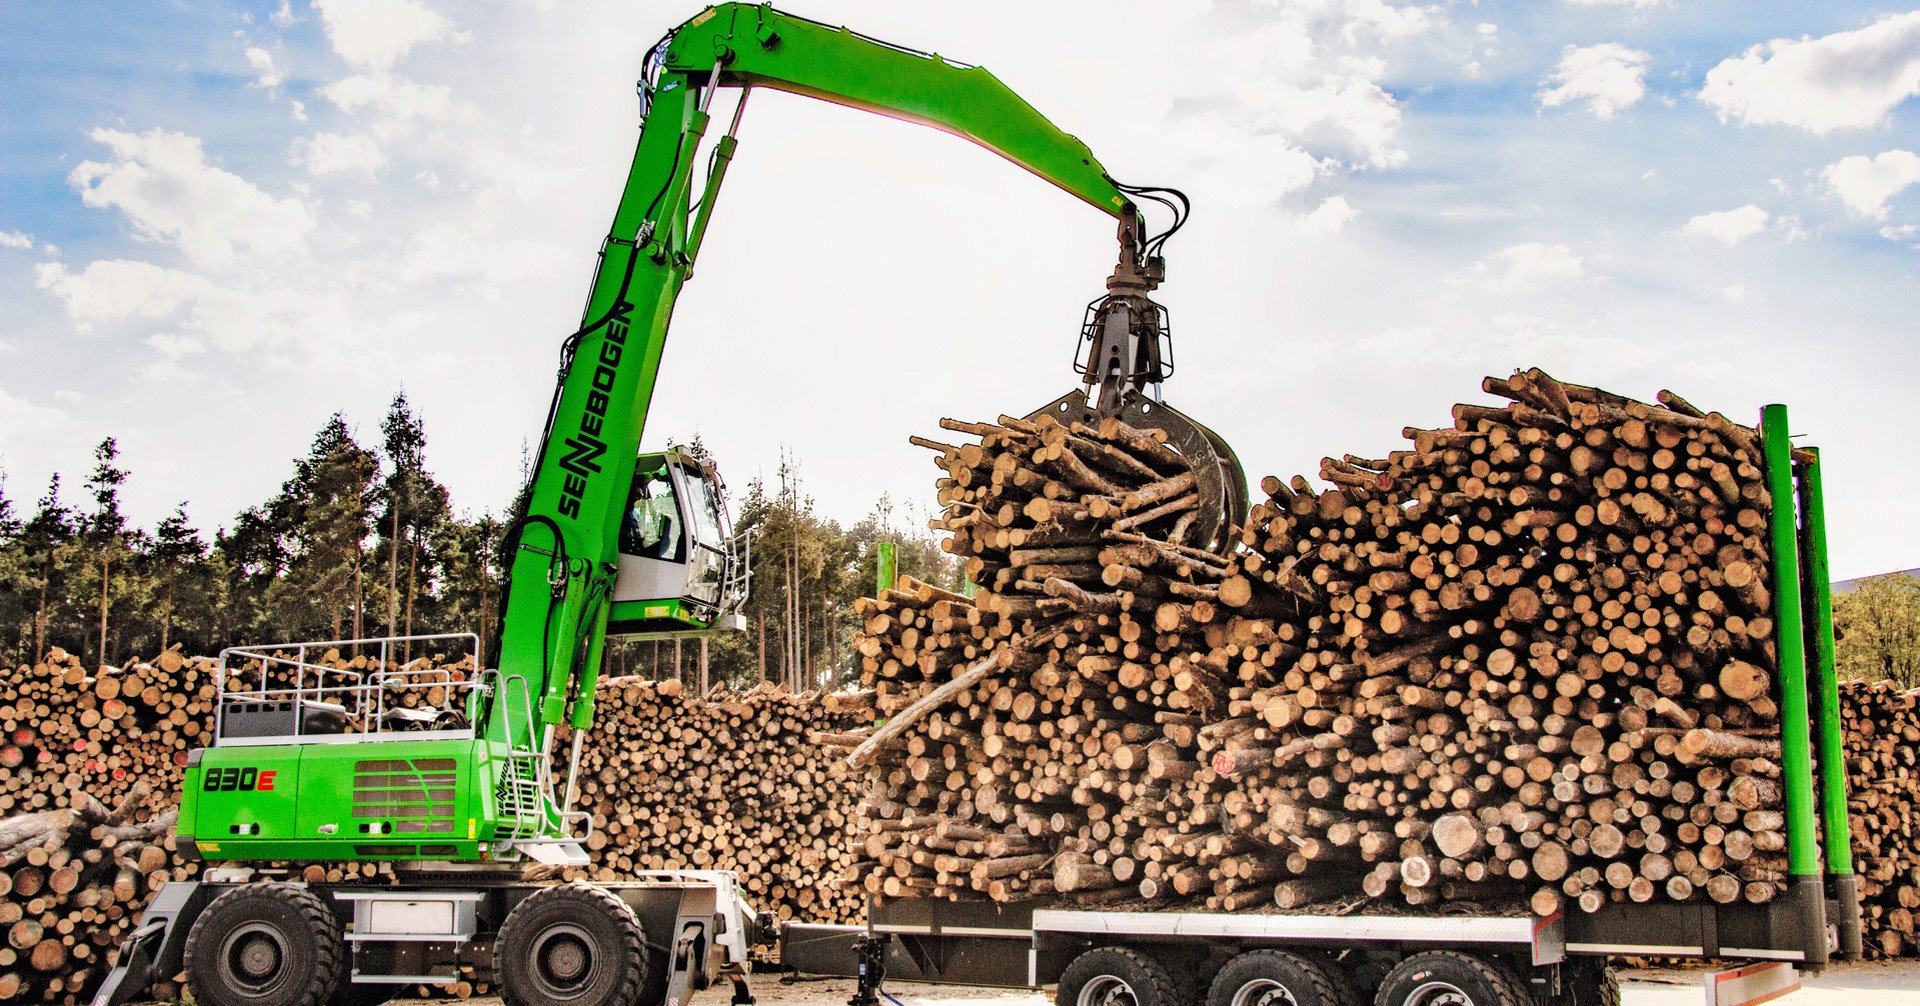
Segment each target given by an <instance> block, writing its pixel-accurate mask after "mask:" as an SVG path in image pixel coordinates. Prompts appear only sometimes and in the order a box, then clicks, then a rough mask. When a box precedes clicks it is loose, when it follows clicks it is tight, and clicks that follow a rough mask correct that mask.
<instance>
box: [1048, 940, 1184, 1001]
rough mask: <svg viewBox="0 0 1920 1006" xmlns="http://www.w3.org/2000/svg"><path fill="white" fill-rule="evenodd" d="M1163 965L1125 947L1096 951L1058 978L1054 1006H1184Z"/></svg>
mask: <svg viewBox="0 0 1920 1006" xmlns="http://www.w3.org/2000/svg"><path fill="white" fill-rule="evenodd" d="M1191 996H1192V994H1191V993H1189V994H1188V995H1185V996H1183V995H1182V994H1181V986H1180V983H1179V982H1178V981H1177V980H1175V979H1174V977H1173V974H1172V972H1170V971H1168V970H1167V967H1166V965H1164V964H1161V963H1160V962H1159V961H1157V960H1154V959H1153V958H1152V957H1150V956H1148V955H1147V954H1144V953H1141V952H1140V951H1138V950H1132V949H1129V948H1127V947H1097V948H1095V949H1093V950H1089V951H1087V952H1086V953H1084V954H1081V955H1080V956H1078V957H1076V958H1074V959H1073V963H1072V964H1069V965H1067V970H1066V971H1064V972H1062V973H1061V975H1060V991H1059V993H1058V994H1057V995H1056V996H1055V997H1054V1002H1055V1003H1056V1004H1057V1006H1188V999H1189V998H1190V997H1191Z"/></svg>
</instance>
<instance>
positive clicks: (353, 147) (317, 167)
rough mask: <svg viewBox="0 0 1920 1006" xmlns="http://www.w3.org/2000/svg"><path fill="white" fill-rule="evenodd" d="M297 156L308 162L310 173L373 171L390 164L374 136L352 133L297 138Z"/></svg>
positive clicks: (327, 173) (295, 146) (305, 162)
mask: <svg viewBox="0 0 1920 1006" xmlns="http://www.w3.org/2000/svg"><path fill="white" fill-rule="evenodd" d="M293 150H294V158H295V160H297V161H298V162H299V163H301V164H305V165H306V167H307V172H308V173H309V174H314V175H330V174H334V173H336V172H341V171H361V172H366V173H367V174H372V173H373V172H375V171H378V170H380V169H381V168H384V167H386V166H387V155H386V154H383V153H381V152H380V144H378V143H375V142H374V140H373V137H370V136H359V135H355V134H349V133H319V134H317V135H315V136H313V137H312V138H311V139H302V140H296V141H294V145H293Z"/></svg>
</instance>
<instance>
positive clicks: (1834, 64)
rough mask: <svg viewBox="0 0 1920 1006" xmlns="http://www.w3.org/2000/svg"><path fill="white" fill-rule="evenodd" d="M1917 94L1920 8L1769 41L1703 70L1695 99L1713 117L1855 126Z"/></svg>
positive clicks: (1820, 129) (1822, 127)
mask: <svg viewBox="0 0 1920 1006" xmlns="http://www.w3.org/2000/svg"><path fill="white" fill-rule="evenodd" d="M1915 94H1920V11H1910V12H1908V13H1905V14H1894V15H1890V16H1887V17H1883V18H1881V19H1880V20H1878V21H1876V22H1874V23H1873V24H1871V25H1868V26H1867V27H1865V28H1859V29H1855V30H1853V31H1843V32H1837V33H1835V34H1832V35H1826V36H1823V37H1821V38H1800V39H1798V40H1795V39H1785V38H1782V39H1774V40H1773V41H1771V42H1767V43H1765V44H1763V45H1756V46H1754V47H1753V48H1751V49H1748V50H1747V51H1746V52H1745V53H1743V54H1741V55H1739V56H1734V57H1730V58H1728V59H1726V60H1723V61H1722V62H1721V63H1720V65H1718V66H1716V67H1714V68H1713V69H1712V70H1709V71H1708V72H1707V82H1706V86H1705V87H1702V88H1701V89H1700V100H1701V101H1703V102H1706V103H1707V104H1708V105H1709V106H1711V107H1712V108H1713V109H1714V111H1715V112H1717V113H1718V114H1719V116H1720V121H1722V122H1727V121H1730V120H1735V119H1737V120H1739V121H1740V122H1741V123H1743V124H1745V125H1750V126H1753V125H1784V126H1797V127H1799V128H1801V129H1805V130H1807V131H1809V132H1813V133H1828V132H1832V131H1833V130H1835V129H1863V128H1866V127H1868V126H1874V125H1878V124H1879V123H1881V122H1884V121H1885V120H1886V117H1887V114H1888V113H1889V112H1891V111H1893V108H1894V106H1896V105H1898V104H1900V103H1901V102H1902V101H1905V100H1906V99H1907V98H1909V97H1912V96H1913V95H1915Z"/></svg>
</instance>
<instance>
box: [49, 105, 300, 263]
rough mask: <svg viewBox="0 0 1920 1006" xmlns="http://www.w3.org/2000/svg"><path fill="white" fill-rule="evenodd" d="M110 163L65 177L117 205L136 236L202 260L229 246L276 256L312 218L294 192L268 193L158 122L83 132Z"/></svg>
mask: <svg viewBox="0 0 1920 1006" xmlns="http://www.w3.org/2000/svg"><path fill="white" fill-rule="evenodd" d="M90 135H91V136H92V137H93V139H94V140H96V141H98V142H100V143H104V144H106V145H107V147H108V149H109V150H111V151H112V152H113V156H114V160H113V161H111V162H104V163H103V162H100V161H82V162H81V163H80V164H79V165H78V166H77V167H75V168H74V169H73V171H72V173H71V174H69V175H68V176H67V180H68V181H69V182H70V183H71V184H72V185H73V187H74V188H76V189H78V190H79V191H80V198H81V201H82V202H84V203H86V204H87V205H88V206H93V207H108V206H112V207H117V208H118V209H119V210H120V211H121V212H123V213H125V214H126V215H127V219H128V220H130V221H131V222H132V223H133V226H134V229H135V230H137V231H138V232H139V233H140V234H141V235H142V236H144V237H147V238H151V239H153V240H158V241H164V242H167V243H169V244H173V245H176V246H177V247H179V249H180V250H181V251H182V252H185V253H186V255H187V257H189V258H191V259H193V260H195V261H197V262H201V263H204V264H208V265H224V264H227V263H229V262H231V261H232V260H233V259H234V257H235V255H236V253H239V252H248V253H254V254H260V255H284V254H287V253H289V252H292V251H295V250H297V249H299V248H300V247H301V246H302V243H303V242H304V240H305V237H306V234H307V232H308V231H310V230H312V229H313V226H314V217H313V214H312V213H311V212H309V211H308V210H307V208H306V206H305V205H303V204H302V203H301V202H300V201H299V200H297V199H275V198H274V197H272V196H271V195H268V194H267V193H265V192H263V191H261V190H260V189H259V188H258V187H256V186H255V185H254V184H253V183H252V182H249V181H247V180H246V179H244V178H241V177H240V176H239V175H236V174H233V173H232V172H229V171H226V170H224V169H221V168H218V167H215V166H213V165H212V164H209V163H207V158H206V153H205V152H204V151H203V150H202V149H201V146H200V140H199V139H198V138H197V137H192V136H187V135H185V134H182V133H174V132H169V131H167V130H164V129H154V130H149V131H147V132H145V133H126V132H121V131H119V130H115V129H96V130H94V131H93V132H92V133H91V134H90Z"/></svg>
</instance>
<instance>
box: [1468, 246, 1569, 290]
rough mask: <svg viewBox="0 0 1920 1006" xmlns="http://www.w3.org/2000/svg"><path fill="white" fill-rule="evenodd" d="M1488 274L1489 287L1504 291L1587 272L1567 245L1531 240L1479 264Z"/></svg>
mask: <svg viewBox="0 0 1920 1006" xmlns="http://www.w3.org/2000/svg"><path fill="white" fill-rule="evenodd" d="M1474 268H1475V270H1476V271H1478V272H1481V273H1483V274H1486V275H1487V276H1488V277H1489V278H1488V279H1487V281H1486V286H1487V289H1489V290H1492V291H1495V292H1499V293H1504V292H1508V291H1512V290H1518V289H1520V288H1522V287H1527V286H1532V285H1534V284H1535V283H1538V282H1541V281H1543V280H1554V279H1569V278H1571V277H1574V276H1579V275H1581V274H1582V273H1583V272H1584V271H1585V267H1584V265H1583V264H1582V263H1581V261H1580V256H1579V255H1576V254H1574V251H1573V249H1572V248H1570V247H1568V246H1567V245H1565V244H1551V245H1550V244H1544V243H1542V242H1539V241H1529V242H1526V243H1524V244H1517V245H1512V246H1510V247H1507V248H1502V249H1500V250H1499V251H1497V252H1494V253H1493V254H1492V255H1489V256H1487V258H1486V259H1485V260H1484V261H1482V262H1481V263H1479V264H1478V265H1476V266H1475V267H1474Z"/></svg>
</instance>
